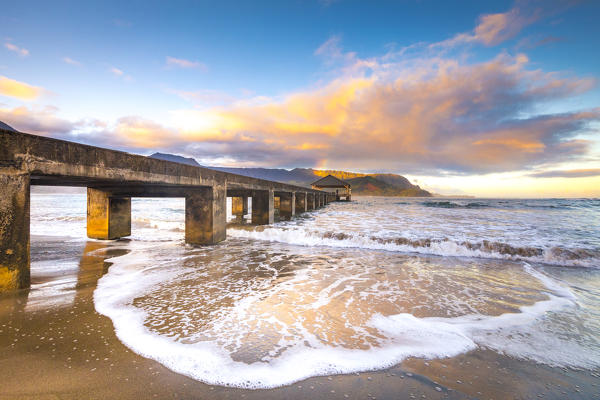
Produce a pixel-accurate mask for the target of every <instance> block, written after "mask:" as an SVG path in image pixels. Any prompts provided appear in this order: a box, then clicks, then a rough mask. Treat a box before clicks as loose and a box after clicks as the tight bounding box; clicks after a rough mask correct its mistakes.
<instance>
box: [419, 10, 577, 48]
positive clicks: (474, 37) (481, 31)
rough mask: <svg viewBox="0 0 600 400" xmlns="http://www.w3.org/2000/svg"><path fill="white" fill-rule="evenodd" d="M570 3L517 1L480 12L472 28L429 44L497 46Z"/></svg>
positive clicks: (433, 46) (431, 46)
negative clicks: (505, 8)
mask: <svg viewBox="0 0 600 400" xmlns="http://www.w3.org/2000/svg"><path fill="white" fill-rule="evenodd" d="M573 3H574V2H573V1H569V2H562V1H559V0H544V1H542V0H532V1H517V2H516V3H515V5H514V6H513V8H511V9H510V10H508V11H506V12H503V13H494V14H484V15H481V16H480V17H479V20H478V23H477V25H476V26H475V28H474V29H473V30H472V31H471V32H465V33H459V34H457V35H455V36H454V37H452V38H450V39H447V40H444V41H441V42H437V43H433V44H431V45H430V48H436V49H439V48H449V47H454V46H458V45H461V44H469V43H480V44H483V45H485V46H496V45H498V44H500V43H502V42H505V41H507V40H509V39H512V38H514V37H515V36H517V35H518V34H519V33H520V32H521V31H522V30H523V29H524V28H525V27H527V26H529V25H531V24H532V23H534V22H536V21H538V20H539V19H541V18H543V17H547V16H549V15H552V14H555V13H557V12H560V11H562V10H563V9H565V8H568V7H570V6H571V5H572V4H573ZM540 44H544V43H540Z"/></svg>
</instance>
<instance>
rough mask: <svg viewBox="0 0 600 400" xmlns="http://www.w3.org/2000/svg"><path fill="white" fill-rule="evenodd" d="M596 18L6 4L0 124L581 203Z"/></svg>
mask: <svg viewBox="0 0 600 400" xmlns="http://www.w3.org/2000/svg"><path fill="white" fill-rule="evenodd" d="M598 17H600V3H599V2H596V1H582V2H565V1H562V2H561V1H517V2H513V1H495V2H493V1H486V2H481V1H457V2H448V1H427V0H422V1H408V0H407V1H390V2H386V1H377V2H373V1H362V2H361V1H346V0H339V1H329V2H325V1H287V2H286V1H277V2H250V1H248V2H224V1H219V2H217V1H215V2H168V3H167V2H129V3H125V2H97V3H94V2H37V3H36V2H27V3H25V2H11V3H10V4H5V5H4V6H3V12H2V15H0V40H1V45H2V47H1V48H0V79H4V81H0V120H3V121H5V122H7V123H9V124H11V125H13V126H14V127H15V128H17V129H20V130H23V131H26V132H31V133H36V134H43V135H48V136H54V137H59V138H63V139H68V140H76V141H81V142H86V143H91V144H97V145H103V146H109V147H113V148H119V149H123V150H127V151H132V152H136V153H141V154H148V153H151V152H152V151H154V150H163V151H171V152H176V153H178V154H183V155H187V156H193V157H196V158H198V159H199V160H200V161H201V162H203V163H205V164H213V165H215V164H221V165H235V166H266V167H286V168H290V167H295V166H300V167H318V168H337V169H347V170H355V171H365V172H368V171H387V172H396V173H402V174H405V175H408V176H409V177H411V178H412V179H416V180H418V181H419V182H420V183H421V184H423V185H424V186H426V187H429V188H431V189H432V190H437V191H446V192H448V191H453V192H456V193H460V192H465V193H474V194H479V195H496V192H495V191H494V190H495V189H494V188H496V187H502V188H503V189H502V190H506V188H511V187H514V188H517V187H527V188H528V189H524V190H518V191H515V193H517V192H518V193H519V195H531V196H550V195H561V194H563V195H572V196H598V195H600V189H597V188H598V187H600V178H599V177H600V161H599V160H600V150H599V145H598V126H599V124H600V122H599V115H600V110H599V107H600V90H599V88H598V84H597V79H598V78H599V76H598V71H600V56H599V52H598V45H597V39H596V38H598V37H600V24H598V23H597V20H598ZM19 85H21V86H19ZM23 85H24V86H23ZM28 88H29V89H31V90H30V91H27V89H28ZM23 90H25V91H23ZM409 97H411V98H412V99H411V98H409ZM477 99H479V100H477ZM427 108H430V109H431V111H427V110H426V109H427ZM553 171H557V172H556V174H554V175H555V176H554V175H553ZM565 171H570V172H565ZM594 171H597V172H594ZM490 181H493V182H495V183H494V184H493V185H489V187H484V188H483V189H482V184H483V183H485V182H490ZM483 186H485V184H484V185H483Z"/></svg>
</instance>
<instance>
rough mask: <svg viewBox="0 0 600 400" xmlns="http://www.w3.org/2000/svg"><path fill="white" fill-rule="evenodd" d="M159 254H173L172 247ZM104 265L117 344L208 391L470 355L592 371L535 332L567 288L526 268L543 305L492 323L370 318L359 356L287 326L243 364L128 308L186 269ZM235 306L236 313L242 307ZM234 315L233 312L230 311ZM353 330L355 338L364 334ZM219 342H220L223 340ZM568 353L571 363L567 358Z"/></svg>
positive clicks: (118, 262) (588, 357)
mask: <svg viewBox="0 0 600 400" xmlns="http://www.w3.org/2000/svg"><path fill="white" fill-rule="evenodd" d="M146 246H148V244H146ZM165 246H171V247H172V249H174V248H175V245H174V244H167V245H165ZM111 262H113V265H112V266H111V268H110V271H109V273H108V274H106V275H105V276H104V277H102V278H101V279H100V280H99V282H98V287H97V289H96V291H95V293H94V301H95V305H96V310H97V311H98V312H99V313H101V314H104V315H106V316H108V317H110V318H111V319H112V321H113V323H114V326H115V329H116V334H117V336H118V338H119V339H120V340H121V341H122V342H123V343H124V344H125V345H126V346H128V347H129V348H130V349H132V350H133V351H134V352H136V353H138V354H140V355H142V356H144V357H148V358H151V359H154V360H156V361H158V362H160V363H161V364H163V365H165V366H166V367H168V368H170V369H171V370H173V371H175V372H178V373H181V374H184V375H187V376H189V377H191V378H194V379H197V380H200V381H203V382H205V383H208V384H217V385H225V386H234V387H242V388H251V389H263V388H273V387H278V386H283V385H287V384H291V383H293V382H297V381H300V380H303V379H306V378H308V377H312V376H319V375H331V374H341V373H351V372H358V371H366V370H376V369H383V368H386V367H390V366H393V365H396V364H398V363H400V362H401V361H402V360H404V359H406V358H407V357H422V358H442V357H451V356H454V355H457V354H461V353H464V352H467V351H470V350H473V349H476V348H478V347H487V348H492V349H495V350H497V351H499V352H503V353H507V354H509V355H512V356H515V357H522V358H525V359H531V360H534V361H538V362H543V363H546V364H549V365H559V366H577V367H594V366H595V367H597V366H598V365H600V356H599V355H598V354H597V352H585V351H582V349H576V348H567V350H565V351H564V352H563V351H561V347H563V348H564V346H565V345H568V346H571V347H573V346H576V344H573V343H571V342H568V341H563V340H561V339H560V338H557V337H556V335H552V334H548V333H547V332H544V331H543V330H542V329H540V328H539V327H540V326H543V321H544V319H545V318H546V317H547V316H548V314H551V313H552V312H556V311H559V310H563V309H565V308H569V307H571V308H572V307H576V306H577V305H576V300H575V296H574V295H573V293H571V292H570V290H569V289H568V288H565V287H563V286H562V285H560V284H559V283H558V282H557V281H555V280H554V279H552V278H550V277H548V276H546V275H544V274H542V273H541V272H539V271H536V270H535V269H533V268H532V267H530V266H528V265H525V270H526V271H527V272H528V273H530V274H531V275H532V276H534V277H536V278H537V279H538V280H540V282H541V283H542V284H543V285H544V286H545V287H546V288H547V289H548V294H547V297H548V298H547V300H543V301H539V302H537V303H535V304H533V305H529V306H523V307H521V308H520V310H519V311H520V312H518V313H506V314H502V315H499V316H486V315H480V314H471V315H463V316H459V317H454V318H437V317H436V318H434V317H426V318H417V317H415V316H414V315H411V314H406V313H403V314H396V315H390V316H384V315H381V314H374V315H372V317H371V318H370V319H369V320H368V322H367V324H366V327H369V328H372V329H373V328H374V329H376V330H377V331H378V332H379V335H380V336H382V337H383V339H382V340H380V341H379V342H378V344H377V345H372V346H370V347H369V348H366V349H365V348H363V349H353V348H348V347H342V346H334V345H330V344H326V343H324V341H322V340H318V339H317V338H315V337H314V335H313V334H312V333H311V332H309V331H307V330H302V329H298V328H299V327H300V328H301V324H300V325H297V324H295V325H294V326H293V327H291V328H292V329H295V330H296V334H297V335H299V336H300V339H295V340H293V341H291V342H288V343H287V345H286V347H285V350H284V351H281V352H280V353H279V354H277V355H275V356H273V357H268V358H263V359H261V360H260V361H256V362H252V363H246V362H242V361H236V360H234V358H233V357H232V354H231V352H230V351H228V350H227V346H225V345H223V344H222V343H221V344H218V343H217V342H216V341H214V340H207V341H196V342H195V343H183V342H182V341H179V340H177V339H176V338H174V337H167V336H165V335H161V334H158V333H156V332H153V331H151V329H149V328H148V327H147V326H145V320H146V317H147V315H148V314H147V311H145V310H144V309H142V308H140V307H136V306H135V305H134V304H133V302H134V299H136V298H139V297H141V296H143V295H144V294H147V293H148V292H149V291H150V290H151V289H152V288H154V287H156V286H157V285H159V284H161V283H164V282H166V281H170V280H178V279H182V278H183V276H185V274H186V268H184V267H181V266H180V268H164V267H163V266H162V265H160V264H156V263H155V264H153V265H152V266H151V267H148V254H147V251H146V250H144V248H139V249H137V250H134V251H132V252H131V253H129V254H127V255H124V256H121V257H116V258H113V259H111ZM124 288H126V290H125V289H124ZM318 301H323V299H319V300H318ZM237 302H238V303H239V307H240V308H241V309H244V304H243V302H244V299H238V300H237ZM236 308H237V305H236V306H234V307H233V309H236ZM272 322H273V325H277V324H283V325H285V323H284V322H282V321H280V320H278V321H272ZM289 328H290V327H289V326H287V327H284V328H283V329H282V330H285V329H289ZM356 328H357V330H360V329H364V328H365V326H362V327H356ZM248 333H249V334H250V333H251V332H248ZM532 335H534V336H532ZM514 336H516V337H517V340H515V339H514ZM220 339H223V340H225V341H227V339H228V338H220ZM232 340H235V339H232ZM563 342H564V343H563ZM229 344H230V345H231V344H232V343H229ZM536 344H537V345H536ZM573 352H575V353H576V354H577V355H576V356H573ZM568 355H570V357H568Z"/></svg>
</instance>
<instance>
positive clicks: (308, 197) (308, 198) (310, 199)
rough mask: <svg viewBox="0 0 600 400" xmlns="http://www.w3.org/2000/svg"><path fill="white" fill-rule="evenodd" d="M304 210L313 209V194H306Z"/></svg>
mask: <svg viewBox="0 0 600 400" xmlns="http://www.w3.org/2000/svg"><path fill="white" fill-rule="evenodd" d="M306 209H307V210H308V211H310V210H314V209H315V194H314V193H307V194H306Z"/></svg>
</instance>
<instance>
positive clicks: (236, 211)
mask: <svg viewBox="0 0 600 400" xmlns="http://www.w3.org/2000/svg"><path fill="white" fill-rule="evenodd" d="M246 204H247V203H246ZM245 208H246V209H248V206H247V205H246V207H245ZM231 215H235V217H236V219H237V220H238V221H242V219H243V218H244V215H245V214H244V197H238V196H235V197H232V198H231Z"/></svg>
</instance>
